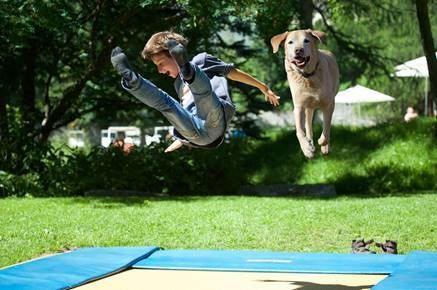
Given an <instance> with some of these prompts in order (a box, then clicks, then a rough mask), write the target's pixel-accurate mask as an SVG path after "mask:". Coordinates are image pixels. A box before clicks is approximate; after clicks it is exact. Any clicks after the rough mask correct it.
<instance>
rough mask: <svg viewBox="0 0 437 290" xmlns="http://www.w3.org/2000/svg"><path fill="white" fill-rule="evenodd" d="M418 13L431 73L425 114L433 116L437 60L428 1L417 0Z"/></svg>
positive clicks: (423, 44)
mask: <svg viewBox="0 0 437 290" xmlns="http://www.w3.org/2000/svg"><path fill="white" fill-rule="evenodd" d="M416 12H417V19H418V21H419V29H420V35H421V38H422V46H423V51H424V53H425V57H426V62H427V64H428V72H429V84H430V90H429V93H428V104H427V105H428V107H427V108H425V114H426V115H428V116H432V114H433V104H434V100H435V99H436V97H437V60H436V56H435V47H434V40H433V37H432V33H431V24H430V21H429V12H428V0H416Z"/></svg>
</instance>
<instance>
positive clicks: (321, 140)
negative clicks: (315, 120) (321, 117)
mask: <svg viewBox="0 0 437 290" xmlns="http://www.w3.org/2000/svg"><path fill="white" fill-rule="evenodd" d="M317 143H319V145H320V146H325V145H328V144H329V140H328V138H326V137H325V135H323V134H322V135H321V136H320V138H319V140H317Z"/></svg>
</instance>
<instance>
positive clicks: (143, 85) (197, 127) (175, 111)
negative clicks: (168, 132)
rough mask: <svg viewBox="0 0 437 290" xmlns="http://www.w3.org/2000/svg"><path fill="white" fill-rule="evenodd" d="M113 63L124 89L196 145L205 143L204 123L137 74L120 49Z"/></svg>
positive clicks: (117, 49)
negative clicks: (154, 110)
mask: <svg viewBox="0 0 437 290" xmlns="http://www.w3.org/2000/svg"><path fill="white" fill-rule="evenodd" d="M111 62H112V64H113V66H114V68H115V69H116V70H117V71H118V73H119V74H120V75H121V76H122V77H123V78H122V81H121V84H122V87H123V88H124V89H126V90H127V91H128V92H129V93H130V94H132V95H133V96H134V97H136V98H137V99H138V100H140V101H141V102H143V103H144V104H146V105H148V106H149V107H152V108H154V109H156V110H158V111H160V112H161V113H162V114H163V115H164V117H166V118H167V120H168V121H169V122H170V123H171V124H172V125H173V126H174V127H175V128H176V130H178V131H179V132H180V133H181V134H182V135H183V136H184V137H185V138H187V139H188V140H190V141H192V142H194V143H196V142H198V143H200V144H202V143H204V142H202V140H199V139H202V137H203V135H204V134H202V131H203V130H202V128H203V126H204V121H202V120H200V119H199V118H196V117H195V116H193V115H192V114H191V113H190V112H188V111H187V110H185V109H184V108H183V107H182V106H181V105H180V104H179V103H178V102H177V101H176V100H175V99H173V98H172V97H171V96H170V95H168V94H167V93H166V92H164V91H163V90H161V89H159V88H158V87H156V86H155V85H154V84H153V83H152V82H150V81H149V80H146V79H144V78H143V77H141V76H140V75H138V74H136V73H135V72H134V71H133V69H132V68H131V66H130V65H129V62H128V60H127V57H126V55H125V54H124V53H123V52H122V50H121V49H120V48H115V49H114V50H113V52H112V54H111ZM208 141H209V140H208ZM208 141H206V142H208ZM196 144H197V143H196ZM206 144H207V143H206Z"/></svg>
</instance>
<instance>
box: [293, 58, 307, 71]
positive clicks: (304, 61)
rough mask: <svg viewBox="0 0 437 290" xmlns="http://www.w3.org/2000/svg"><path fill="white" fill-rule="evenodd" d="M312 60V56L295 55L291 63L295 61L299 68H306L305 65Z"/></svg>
mask: <svg viewBox="0 0 437 290" xmlns="http://www.w3.org/2000/svg"><path fill="white" fill-rule="evenodd" d="M309 61H310V57H309V56H307V57H302V56H295V57H294V58H293V59H292V60H291V63H293V64H294V65H296V66H297V67H298V68H304V67H305V65H306V64H307V63H308V62H309Z"/></svg>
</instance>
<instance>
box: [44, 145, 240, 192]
mask: <svg viewBox="0 0 437 290" xmlns="http://www.w3.org/2000/svg"><path fill="white" fill-rule="evenodd" d="M240 142H244V141H240ZM240 142H234V143H232V144H224V145H222V146H221V147H220V148H219V149H215V150H199V149H196V150H190V149H180V150H179V151H178V152H175V153H170V154H164V153H163V151H164V148H165V146H167V145H165V144H156V145H152V146H149V147H142V148H140V147H137V148H135V149H134V150H133V151H132V152H130V153H129V154H125V153H123V152H122V151H121V150H120V149H119V148H102V147H94V148H92V149H91V150H90V151H89V152H85V151H81V150H74V151H71V152H70V153H69V154H64V153H63V151H59V152H55V153H54V154H55V155H56V158H54V157H53V156H54V155H53V154H52V155H51V157H50V158H46V159H45V165H46V168H45V170H44V176H42V179H43V180H42V183H43V184H44V187H45V188H47V190H48V193H49V194H51V195H82V194H84V193H85V192H89V191H96V190H116V191H120V190H126V191H137V192H144V193H167V194H176V195H184V194H195V195H201V194H233V193H235V192H236V191H238V188H239V186H240V184H241V182H242V181H243V180H244V178H243V179H238V178H236V176H239V175H241V174H239V171H240V166H239V165H240V164H239V163H241V158H242V157H241V155H240V151H241V150H240V149H239V148H240V147H241V145H240V144H239V143H240Z"/></svg>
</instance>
